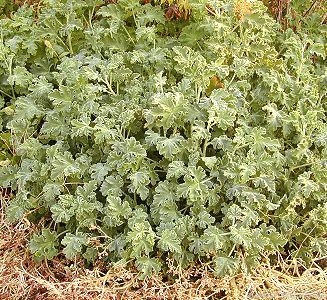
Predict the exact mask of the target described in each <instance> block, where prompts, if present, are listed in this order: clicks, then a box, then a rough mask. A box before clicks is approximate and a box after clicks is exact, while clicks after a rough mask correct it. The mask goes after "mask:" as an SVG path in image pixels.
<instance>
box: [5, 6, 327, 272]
mask: <svg viewBox="0 0 327 300" xmlns="http://www.w3.org/2000/svg"><path fill="white" fill-rule="evenodd" d="M106 2H107V3H105V1H100V0H99V1H97V0H88V1H77V0H67V1H57V0H45V1H42V7H41V8H39V9H38V10H33V8H32V7H28V6H23V7H21V8H20V9H18V10H17V12H15V13H13V14H12V17H11V18H3V19H2V20H1V22H0V26H1V27H0V29H1V43H0V47H1V49H0V76H1V91H0V92H1V95H2V96H1V99H0V100H1V105H2V108H3V109H2V111H1V118H2V133H1V137H2V141H3V144H2V152H1V155H2V158H3V161H2V167H1V175H0V184H1V186H3V187H11V190H12V192H13V194H14V198H13V200H11V201H10V203H9V206H8V207H7V209H6V213H7V216H8V219H9V220H11V221H17V220H19V219H21V218H23V217H25V218H27V219H28V220H29V221H30V222H35V223H39V224H42V226H43V228H42V229H40V233H39V234H38V235H35V236H33V238H32V240H31V242H30V250H31V251H32V253H33V254H34V255H35V257H36V258H37V259H40V260H42V259H52V258H53V257H54V256H56V255H57V254H58V253H59V252H60V251H61V250H62V251H63V253H64V254H65V255H66V257H67V258H68V259H73V258H74V257H75V256H76V255H82V256H83V257H84V258H85V259H86V260H87V261H88V262H92V261H93V260H95V259H97V258H102V259H104V260H106V261H108V263H109V262H114V261H117V260H122V261H125V262H130V261H133V262H136V265H137V267H138V269H139V270H140V271H142V272H143V273H144V275H150V274H152V273H153V272H156V271H159V270H160V269H161V268H162V267H163V266H164V264H165V261H166V259H167V258H168V259H170V260H172V261H173V262H174V263H175V264H178V265H181V266H187V265H189V264H190V263H192V262H193V261H195V260H197V259H198V258H201V260H202V261H207V262H208V263H210V264H212V265H213V267H214V269H215V270H216V272H217V274H218V275H224V274H228V273H234V272H236V271H238V270H239V269H240V268H242V269H250V268H252V267H253V266H255V265H257V264H258V263H260V262H261V261H262V259H263V258H264V259H267V258H270V259H273V258H274V254H275V253H276V252H282V254H284V255H291V256H292V257H293V258H297V259H301V260H302V261H303V263H308V262H310V261H311V260H312V258H313V257H314V256H323V255H326V254H327V244H326V236H325V234H326V231H327V221H326V220H327V202H326V196H327V172H326V165H327V124H326V119H327V117H326V109H327V104H326V90H327V76H326V35H325V33H326V25H324V24H320V23H319V22H320V21H319V22H318V21H317V20H318V18H317V20H316V21H315V19H314V20H313V21H312V22H316V23H314V24H316V25H317V24H319V26H318V28H319V29H318V28H317V26H316V27H314V28H313V29H312V31H310V30H311V29H310V28H309V26H312V24H309V25H306V24H302V27H303V28H304V29H303V30H302V31H300V32H294V31H293V30H292V29H287V30H285V31H282V30H281V28H280V25H279V24H278V23H276V21H275V20H274V19H273V18H272V17H270V16H269V15H268V14H267V12H266V10H267V9H266V7H265V6H264V5H263V4H262V2H260V1H251V2H250V1H248V2H247V1H245V0H243V1H228V0H220V1H219V0H212V1H190V2H189V3H188V4H187V5H186V4H185V3H184V4H183V5H184V6H179V7H178V6H177V5H174V4H171V3H170V4H161V5H160V4H153V3H146V4H142V3H139V1H136V0H119V1H118V2H117V3H115V2H114V1H111V2H112V3H108V1H106ZM145 2H148V1H145ZM305 26H307V27H305ZM308 28H309V29H308Z"/></svg>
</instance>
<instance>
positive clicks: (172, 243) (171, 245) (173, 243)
mask: <svg viewBox="0 0 327 300" xmlns="http://www.w3.org/2000/svg"><path fill="white" fill-rule="evenodd" d="M158 246H159V247H160V249H162V250H163V251H171V252H175V253H182V247H181V241H180V239H179V238H178V236H177V234H176V232H175V231H173V230H169V229H165V230H163V231H162V232H161V235H160V239H159V242H158Z"/></svg>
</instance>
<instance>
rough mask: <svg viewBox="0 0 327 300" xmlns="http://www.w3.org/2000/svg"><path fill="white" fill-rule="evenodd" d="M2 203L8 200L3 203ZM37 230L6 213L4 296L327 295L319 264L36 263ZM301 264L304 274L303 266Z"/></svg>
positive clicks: (21, 299) (0, 229)
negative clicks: (233, 272)
mask: <svg viewBox="0 0 327 300" xmlns="http://www.w3.org/2000/svg"><path fill="white" fill-rule="evenodd" d="M0 204H2V207H3V205H4V202H3V200H2V202H1V203H0ZM35 230H36V228H35V227H33V226H32V225H31V224H29V223H28V222H27V221H24V220H22V222H20V223H19V224H17V225H16V226H12V225H9V224H7V223H6V222H5V220H4V215H3V212H2V213H0V299H2V300H25V299H29V300H33V299H35V300H41V299H42V300H68V299H69V300H71V299H74V300H84V299H99V300H100V299H101V300H105V299H197V300H200V299H235V300H237V299H244V300H247V299H320V300H323V299H327V271H324V270H323V269H322V268H320V267H318V266H316V267H312V268H311V269H306V270H305V271H303V267H302V266H299V265H297V264H295V263H293V264H290V263H285V262H283V261H282V260H281V262H280V263H279V264H278V266H276V267H271V266H261V267H260V268H258V269H257V270H255V271H254V272H253V273H252V274H251V275H249V274H239V275H237V276H234V277H225V278H223V279H217V278H215V277H214V276H213V274H212V272H211V271H210V269H209V268H208V266H206V265H197V266H196V267H193V268H190V269H188V270H184V271H181V270H177V269H173V268H171V269H170V271H169V272H170V274H169V275H170V277H171V278H175V280H174V281H171V280H170V281H167V280H166V279H165V277H162V276H153V277H152V278H151V279H149V280H146V281H141V280H139V279H138V274H137V272H136V271H134V270H131V269H128V270H127V269H125V268H124V267H123V266H116V267H114V268H111V269H109V270H107V271H104V270H106V268H105V266H103V265H101V263H99V264H98V265H97V266H96V267H95V268H94V269H93V270H87V269H85V268H83V267H82V263H81V262H80V261H75V262H74V263H72V262H68V261H66V260H65V259H64V258H63V257H61V258H60V257H58V258H57V259H55V260H53V261H51V262H48V263H45V262H44V263H42V264H39V265H38V264H36V263H35V262H34V261H33V260H32V259H31V256H30V254H29V253H28V250H27V241H28V238H29V236H30V235H31V234H32V233H33V232H34V231H35ZM300 269H301V274H300V271H299V270H300Z"/></svg>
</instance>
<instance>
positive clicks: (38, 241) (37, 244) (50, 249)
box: [29, 229, 59, 261]
mask: <svg viewBox="0 0 327 300" xmlns="http://www.w3.org/2000/svg"><path fill="white" fill-rule="evenodd" d="M58 246H59V243H58V241H57V234H56V232H52V231H50V230H49V229H42V231H41V234H34V235H33V237H32V239H31V240H30V242H29V249H30V251H31V252H32V253H33V254H34V257H35V259H36V260H37V261H41V260H43V259H48V260H51V259H52V258H54V257H55V256H56V255H57V254H58V249H57V247H58Z"/></svg>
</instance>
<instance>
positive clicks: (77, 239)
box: [61, 232, 88, 259]
mask: <svg viewBox="0 0 327 300" xmlns="http://www.w3.org/2000/svg"><path fill="white" fill-rule="evenodd" d="M87 243H88V238H87V234H85V233H82V232H78V233H76V234H71V233H67V234H66V235H65V236H64V238H63V239H62V241H61V244H62V245H64V246H65V248H64V249H63V253H64V254H65V255H66V257H67V258H68V259H73V258H74V257H75V256H77V255H78V254H80V253H81V252H82V247H83V246H85V245H87Z"/></svg>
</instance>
